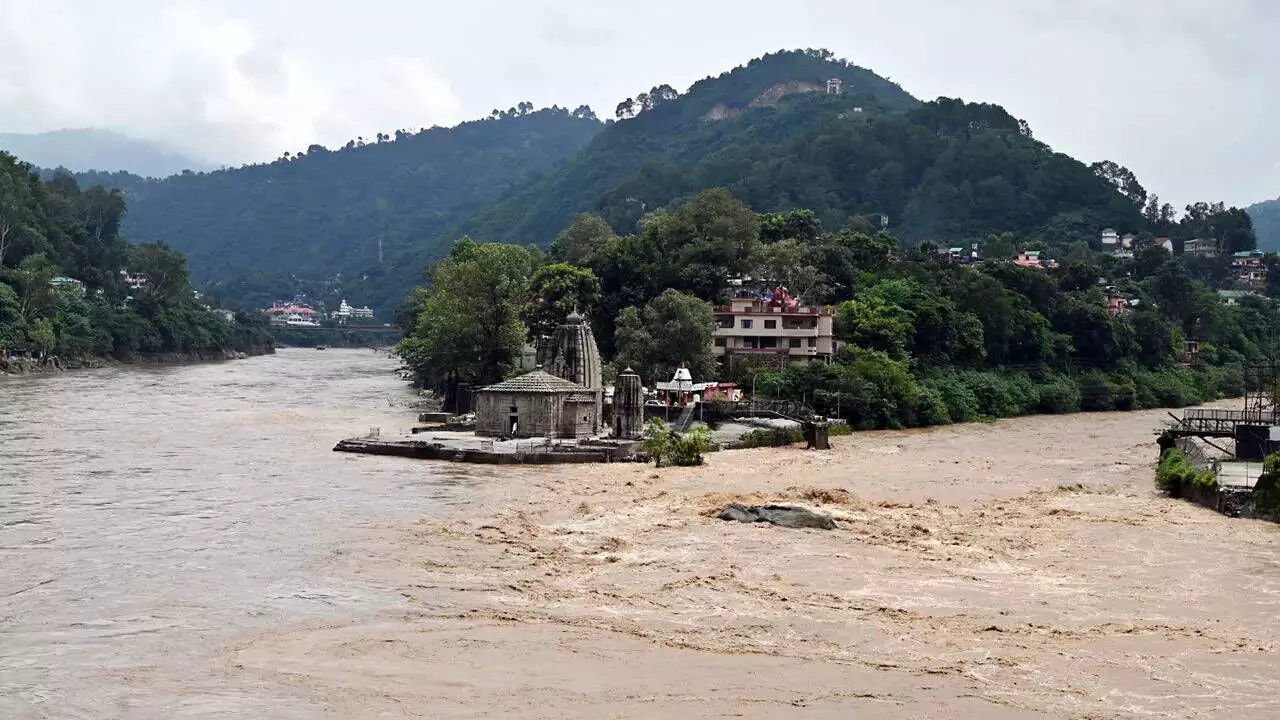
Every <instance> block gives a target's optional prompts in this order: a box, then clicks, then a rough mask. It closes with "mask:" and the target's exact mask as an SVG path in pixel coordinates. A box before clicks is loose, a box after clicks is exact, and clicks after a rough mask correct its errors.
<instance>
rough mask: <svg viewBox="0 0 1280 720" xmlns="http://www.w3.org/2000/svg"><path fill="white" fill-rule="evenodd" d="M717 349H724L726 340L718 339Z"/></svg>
mask: <svg viewBox="0 0 1280 720" xmlns="http://www.w3.org/2000/svg"><path fill="white" fill-rule="evenodd" d="M716 347H724V338H716Z"/></svg>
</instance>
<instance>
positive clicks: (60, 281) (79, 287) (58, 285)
mask: <svg viewBox="0 0 1280 720" xmlns="http://www.w3.org/2000/svg"><path fill="white" fill-rule="evenodd" d="M49 285H50V286H51V287H53V289H54V290H57V291H59V292H70V293H75V294H76V295H83V294H84V283H82V282H80V281H79V280H77V279H75V278H70V277H66V276H63V275H59V276H58V277H56V278H54V279H52V280H50V281H49Z"/></svg>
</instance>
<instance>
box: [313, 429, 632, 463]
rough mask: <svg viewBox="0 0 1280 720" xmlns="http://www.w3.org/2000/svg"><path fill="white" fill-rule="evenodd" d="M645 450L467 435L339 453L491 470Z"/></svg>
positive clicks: (429, 436) (359, 444)
mask: <svg viewBox="0 0 1280 720" xmlns="http://www.w3.org/2000/svg"><path fill="white" fill-rule="evenodd" d="M640 448H641V444H640V443H639V442H638V441H627V440H610V439H604V440H553V439H550V438H521V439H519V440H500V439H497V438H485V437H479V436H477V435H475V434H474V433H465V432H424V433H419V434H417V435H413V436H400V437H389V438H388V437H380V436H365V437H356V438H348V439H346V440H343V441H341V442H339V443H338V444H337V445H336V446H335V447H334V448H333V449H334V451H335V452H351V453H362V454H366V455H394V456H397V457H408V458H417V459H420V460H449V461H451V462H469V463H480V464H487V465H522V464H528V465H553V464H559V463H592V462H604V463H607V462H624V461H626V460H628V459H630V458H633V457H634V456H635V455H636V454H637V453H638V452H639V451H640Z"/></svg>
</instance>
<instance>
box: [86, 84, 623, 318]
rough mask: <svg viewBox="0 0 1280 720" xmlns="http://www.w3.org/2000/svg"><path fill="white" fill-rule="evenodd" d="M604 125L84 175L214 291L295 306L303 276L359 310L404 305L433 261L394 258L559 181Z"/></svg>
mask: <svg viewBox="0 0 1280 720" xmlns="http://www.w3.org/2000/svg"><path fill="white" fill-rule="evenodd" d="M602 127H603V126H602V125H601V123H599V122H598V121H596V120H594V119H591V118H587V117H579V116H575V115H572V114H570V113H569V112H567V111H563V110H559V109H554V110H553V109H548V110H541V111H536V112H524V113H523V114H515V115H512V116H508V117H503V118H501V119H489V120H480V121H473V122H467V123H462V124H461V125H458V126H456V127H453V128H431V129H428V130H423V131H421V132H419V133H402V132H401V133H396V134H395V135H394V136H380V137H379V138H378V139H377V141H376V142H373V143H368V144H365V143H363V141H361V142H358V143H357V142H355V141H353V142H351V143H349V144H348V145H347V146H345V147H343V148H340V149H338V150H328V149H326V148H324V147H322V146H319V145H312V146H311V147H310V148H309V149H308V150H306V151H305V152H300V153H298V154H297V155H292V154H286V155H285V156H282V157H281V158H280V159H278V160H276V161H274V162H272V163H268V164H261V165H250V166H246V167H242V168H234V169H225V170H219V171H215V172H209V173H192V174H184V175H178V176H174V177H169V178H165V179H163V180H147V179H143V178H139V177H137V176H133V175H129V174H127V173H111V174H106V173H81V174H80V175H79V176H78V178H79V180H80V181H81V183H82V184H85V185H96V184H102V185H105V186H107V187H115V188H119V189H121V190H122V192H123V193H124V196H125V198H126V200H127V201H128V204H129V213H128V215H127V216H126V218H125V221H124V224H123V227H122V231H123V233H124V234H125V235H126V236H127V237H129V238H130V239H131V240H134V241H140V242H154V241H158V240H164V241H166V242H169V243H170V244H171V245H172V246H173V247H175V248H176V249H178V250H180V251H181V252H183V253H185V254H186V255H187V256H188V257H189V258H190V263H191V268H192V274H193V276H194V277H195V279H196V280H197V281H199V282H203V283H212V286H211V287H210V289H211V290H213V291H214V292H218V293H221V294H224V295H226V296H228V297H230V298H233V299H236V300H239V301H241V302H246V303H249V304H260V303H263V302H269V301H270V300H271V299H273V298H274V297H280V296H288V295H291V294H292V291H293V290H294V289H295V288H293V287H292V285H291V282H292V278H294V277H297V278H303V279H306V280H308V281H312V282H311V284H310V285H303V286H301V289H304V290H306V289H310V288H311V287H314V286H315V285H316V284H318V283H320V282H322V281H327V284H328V285H332V286H337V287H340V288H341V290H340V291H335V294H338V295H341V294H344V293H349V294H350V295H351V299H352V300H353V301H358V302H359V303H361V304H365V303H370V304H373V305H375V306H381V307H394V306H395V305H396V304H397V303H398V302H399V300H400V298H401V297H403V295H404V293H405V292H407V289H408V287H410V286H411V285H412V284H413V282H414V281H415V280H417V279H418V278H420V277H421V263H417V262H415V263H414V264H413V265H412V267H410V266H408V265H405V264H403V263H400V262H398V261H397V260H396V258H398V257H401V256H402V255H404V253H405V252H406V251H407V250H408V249H409V248H411V247H412V246H413V245H414V244H415V243H416V242H419V241H420V239H421V238H424V237H434V236H435V235H436V234H438V233H439V232H441V231H442V230H443V229H444V228H445V227H447V226H448V225H450V224H452V223H455V222H457V218H458V217H465V216H466V215H468V214H470V213H473V212H476V211H478V210H479V209H481V208H482V207H484V206H486V205H487V204H488V203H490V202H492V201H493V200H496V199H497V198H498V197H500V196H501V194H502V193H503V191H504V190H506V189H507V188H509V187H511V186H513V185H516V184H519V183H521V182H524V181H526V180H528V179H530V178H531V177H533V176H536V175H538V174H540V173H544V172H548V171H550V170H551V169H552V168H553V167H554V166H555V164H556V163H559V162H562V161H563V160H564V159H565V158H567V157H569V156H570V155H572V154H573V153H574V152H575V151H577V150H578V149H579V148H580V147H581V146H582V145H584V144H585V143H586V142H587V141H588V140H590V138H591V137H592V136H594V135H595V134H596V133H597V132H599V130H600V129H601V128H602ZM380 253H381V257H382V262H381V263H380V262H379V254H380ZM338 276H343V277H342V278H338ZM389 277H390V278H396V279H395V280H390V281H389V280H387V278H389ZM388 282H390V283H391V284H393V285H396V287H395V288H394V290H391V289H389V288H387V287H386V285H387V283H388ZM333 301H334V303H335V304H336V302H337V298H336V297H334V298H333Z"/></svg>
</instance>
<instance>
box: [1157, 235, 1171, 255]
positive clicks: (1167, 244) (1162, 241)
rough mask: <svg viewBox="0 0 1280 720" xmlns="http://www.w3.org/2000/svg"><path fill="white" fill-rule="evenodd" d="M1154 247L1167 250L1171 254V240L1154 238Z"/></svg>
mask: <svg viewBox="0 0 1280 720" xmlns="http://www.w3.org/2000/svg"><path fill="white" fill-rule="evenodd" d="M1156 245H1159V246H1160V247H1162V248H1164V249H1165V250H1168V251H1169V252H1170V253H1172V252H1173V240H1171V239H1169V238H1156Z"/></svg>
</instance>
